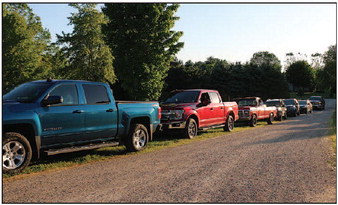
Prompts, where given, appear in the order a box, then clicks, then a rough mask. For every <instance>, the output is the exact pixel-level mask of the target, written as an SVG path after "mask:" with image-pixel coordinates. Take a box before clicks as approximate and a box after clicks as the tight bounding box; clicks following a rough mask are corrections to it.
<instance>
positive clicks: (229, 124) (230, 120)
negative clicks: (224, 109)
mask: <svg viewBox="0 0 338 205" xmlns="http://www.w3.org/2000/svg"><path fill="white" fill-rule="evenodd" d="M234 127H235V121H234V117H232V115H229V116H228V119H227V121H226V123H225V126H224V128H223V129H224V131H228V132H231V131H232V130H233V129H234Z"/></svg>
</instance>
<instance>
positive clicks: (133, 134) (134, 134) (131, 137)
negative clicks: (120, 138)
mask: <svg viewBox="0 0 338 205" xmlns="http://www.w3.org/2000/svg"><path fill="white" fill-rule="evenodd" d="M148 140H149V134H148V129H147V128H146V127H145V126H144V125H143V124H132V125H131V127H130V131H129V134H128V137H127V139H126V142H125V145H126V148H127V150H128V151H129V152H137V151H141V150H143V149H144V148H145V147H146V146H147V144H148Z"/></svg>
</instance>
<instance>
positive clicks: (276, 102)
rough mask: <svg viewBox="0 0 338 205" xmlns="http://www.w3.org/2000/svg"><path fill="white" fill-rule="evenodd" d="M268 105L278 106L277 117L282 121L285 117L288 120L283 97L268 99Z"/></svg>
mask: <svg viewBox="0 0 338 205" xmlns="http://www.w3.org/2000/svg"><path fill="white" fill-rule="evenodd" d="M265 104H266V106H268V107H271V106H275V107H276V108H277V115H276V117H275V118H276V119H277V120H279V121H282V120H283V118H284V119H285V120H286V119H287V117H288V114H287V109H286V106H285V103H284V100H283V99H267V100H266V102H265Z"/></svg>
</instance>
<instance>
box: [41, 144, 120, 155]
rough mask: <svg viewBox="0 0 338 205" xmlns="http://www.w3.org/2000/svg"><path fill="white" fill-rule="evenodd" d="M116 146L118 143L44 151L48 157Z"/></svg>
mask: <svg viewBox="0 0 338 205" xmlns="http://www.w3.org/2000/svg"><path fill="white" fill-rule="evenodd" d="M118 145H119V142H109V143H99V144H89V145H82V146H73V147H66V148H61V149H49V150H46V151H45V152H46V153H47V155H48V156H50V155H56V154H63V153H69V152H77V151H84V150H91V149H97V148H102V147H113V146H118Z"/></svg>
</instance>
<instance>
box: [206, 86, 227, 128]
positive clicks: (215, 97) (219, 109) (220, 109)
mask: <svg viewBox="0 0 338 205" xmlns="http://www.w3.org/2000/svg"><path fill="white" fill-rule="evenodd" d="M209 96H210V99H211V104H210V106H211V107H212V108H213V109H214V110H213V113H212V115H213V121H212V124H214V125H220V124H224V123H225V116H224V115H225V110H224V104H223V103H222V100H221V97H220V96H219V94H218V93H217V92H209Z"/></svg>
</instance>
